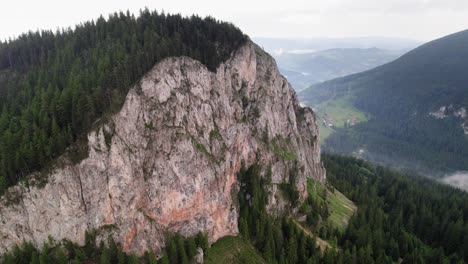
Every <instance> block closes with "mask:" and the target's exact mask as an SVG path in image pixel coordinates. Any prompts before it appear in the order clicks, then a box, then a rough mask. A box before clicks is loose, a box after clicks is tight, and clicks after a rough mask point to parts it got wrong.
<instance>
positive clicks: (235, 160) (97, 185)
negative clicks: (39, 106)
mask: <svg viewBox="0 0 468 264" xmlns="http://www.w3.org/2000/svg"><path fill="white" fill-rule="evenodd" d="M88 149H89V150H88V151H89V153H88V157H87V158H85V159H83V160H82V161H80V162H79V163H77V164H74V163H72V162H71V161H68V160H67V158H65V157H62V158H61V162H60V163H61V164H60V165H57V166H56V168H55V169H53V170H52V171H51V172H50V173H49V175H48V182H47V183H46V185H45V186H44V187H42V188H39V187H26V186H25V185H22V186H16V187H14V188H11V190H10V192H16V193H17V194H19V197H18V201H16V202H15V203H14V204H8V205H7V204H6V202H5V198H3V199H2V201H1V202H0V252H4V251H7V250H9V249H11V248H12V247H13V245H14V244H16V243H21V242H22V241H24V240H26V241H32V242H33V243H35V244H36V245H38V246H40V245H41V244H42V243H43V242H44V241H46V240H47V239H48V237H49V236H50V237H52V238H54V239H55V240H61V239H69V240H71V241H75V242H77V243H84V234H85V231H86V230H96V231H97V232H98V234H99V235H100V237H102V238H107V236H112V237H113V238H114V239H115V241H116V242H118V243H120V244H121V245H122V246H123V248H124V250H125V251H127V252H134V253H136V254H142V253H143V252H144V251H146V250H149V249H150V248H152V249H153V250H154V251H155V252H160V250H161V248H162V247H164V236H165V233H166V232H179V233H181V234H182V235H185V236H190V235H194V234H196V233H197V232H199V231H203V232H206V233H207V234H208V236H209V239H210V242H214V241H216V240H217V239H219V238H220V237H223V236H226V235H235V234H237V233H238V227H237V218H238V208H237V202H236V201H237V192H238V189H239V186H238V185H239V184H238V182H237V173H238V171H239V169H240V167H241V163H242V162H244V163H245V166H246V167H248V166H250V165H252V164H253V163H254V162H258V163H259V164H260V165H262V168H264V170H265V171H264V172H263V173H264V175H266V174H267V173H270V172H271V178H272V183H273V184H272V186H271V187H270V188H271V193H272V195H271V197H270V204H269V209H270V210H271V211H272V212H274V211H276V210H282V208H283V206H284V204H285V202H284V201H280V200H281V199H278V197H280V195H277V194H278V188H277V187H276V184H278V183H282V182H288V181H289V177H290V175H291V173H295V175H296V177H295V184H296V186H297V189H298V191H299V193H300V198H301V199H304V198H305V196H306V195H307V193H306V179H307V178H315V179H317V180H319V181H322V182H324V181H325V171H324V168H323V166H322V163H321V161H320V148H319V143H318V128H317V125H316V117H315V114H314V113H313V112H312V110H310V109H309V108H302V107H300V106H299V102H298V100H297V97H296V94H295V92H294V91H293V89H292V88H291V87H290V85H289V84H288V82H287V80H286V79H285V78H284V77H282V76H281V75H280V73H279V72H278V69H277V67H276V64H275V62H274V60H273V59H272V58H271V57H270V56H269V55H268V54H266V53H265V52H264V51H262V50H261V49H260V48H258V47H257V46H256V45H255V44H253V43H251V42H248V43H247V44H245V45H244V46H243V47H241V48H240V49H239V50H238V51H236V52H234V53H233V55H232V56H231V58H230V59H229V60H227V61H226V62H224V63H223V64H221V65H220V66H219V67H218V69H217V71H216V73H213V72H210V71H209V70H208V69H207V68H206V67H205V66H204V65H202V64H201V63H200V62H198V61H195V60H193V59H190V58H186V57H178V58H167V59H165V60H163V61H161V62H160V63H158V64H157V65H155V66H154V68H153V69H152V70H151V71H150V72H148V73H147V74H146V75H145V76H144V77H143V78H142V80H141V81H140V83H139V84H138V85H135V87H133V88H132V89H131V90H130V92H129V93H128V95H127V98H126V101H125V103H124V105H123V107H122V109H121V110H120V112H118V113H116V114H114V115H113V116H111V117H109V118H108V119H107V120H106V121H103V120H102V122H101V125H97V128H96V129H95V131H92V132H90V133H89V134H88Z"/></svg>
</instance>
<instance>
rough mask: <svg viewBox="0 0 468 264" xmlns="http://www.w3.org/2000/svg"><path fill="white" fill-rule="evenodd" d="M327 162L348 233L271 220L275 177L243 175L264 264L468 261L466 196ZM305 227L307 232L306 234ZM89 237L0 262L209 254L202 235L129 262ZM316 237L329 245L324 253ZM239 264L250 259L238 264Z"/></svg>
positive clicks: (342, 160) (340, 161) (250, 228)
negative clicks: (343, 201) (350, 209)
mask: <svg viewBox="0 0 468 264" xmlns="http://www.w3.org/2000/svg"><path fill="white" fill-rule="evenodd" d="M323 160H324V163H325V167H326V169H327V175H328V181H329V183H328V184H327V185H328V188H329V189H330V190H331V191H334V189H333V187H335V188H336V190H339V191H341V192H343V193H344V194H346V195H347V196H348V197H349V198H351V199H352V200H354V201H355V202H356V203H357V205H358V210H357V212H356V213H355V215H354V216H353V217H352V218H351V219H350V221H349V224H348V226H347V228H346V229H345V230H344V231H339V230H336V229H334V228H333V227H330V226H322V227H321V228H320V230H318V228H317V227H318V225H319V222H323V221H324V220H325V219H326V218H327V213H326V212H325V213H324V212H321V211H322V210H321V209H320V208H316V210H317V211H319V213H315V214H311V215H310V216H308V217H307V220H306V221H305V222H301V223H300V224H299V220H297V219H296V218H295V216H294V215H293V214H283V215H277V216H275V217H273V216H271V215H270V214H268V213H267V209H266V203H267V197H268V189H269V188H270V187H271V184H272V183H271V178H270V177H271V176H270V174H269V173H268V172H267V173H266V175H263V176H262V175H261V171H262V168H261V167H260V166H259V165H257V164H255V165H253V166H251V167H250V168H248V169H247V168H244V167H242V169H241V171H240V172H239V174H238V179H239V181H240V182H241V185H240V186H241V189H240V191H239V194H238V198H239V206H240V216H239V232H240V236H241V237H242V238H243V239H244V240H245V241H246V243H251V244H252V245H253V246H254V247H255V248H256V249H257V251H258V253H259V254H260V255H261V256H262V257H263V258H264V260H265V262H266V263H281V264H283V263H330V264H331V263H356V264H357V263H464V262H466V261H468V254H467V253H468V202H467V201H468V194H467V193H465V192H462V191H459V190H456V189H454V188H452V187H449V186H445V185H441V184H438V183H436V182H434V181H431V180H429V179H426V178H422V177H419V176H411V175H402V174H400V173H397V172H394V171H391V170H389V169H386V168H383V167H379V166H374V165H371V164H369V163H367V162H364V161H362V160H358V159H355V158H351V157H342V156H332V155H324V156H323ZM291 176H293V175H291ZM332 186H333V187H332ZM283 189H284V190H285V192H290V193H289V194H287V193H285V197H286V199H291V198H293V197H294V196H292V195H291V194H292V193H294V192H296V191H297V190H295V188H294V187H289V188H283ZM311 196H312V195H311ZM304 205H307V206H309V207H313V206H316V205H315V203H314V201H313V199H306V201H305V202H304V204H303V205H300V207H301V208H303V207H304ZM301 211H302V209H301V210H300V211H299V213H302V212H301ZM310 218H315V219H310ZM311 220H312V221H311ZM301 226H302V227H301ZM304 226H305V227H306V228H307V229H308V230H309V231H310V232H309V233H306V232H305V231H304V229H303V227H304ZM324 228H327V229H325V230H324ZM311 234H312V235H311ZM86 237H87V239H86V241H87V242H86V245H85V246H83V247H81V246H78V245H75V244H73V243H70V242H67V241H64V242H61V243H48V244H46V245H45V246H44V248H43V249H42V250H37V249H35V248H34V247H33V246H32V245H31V244H28V243H26V244H23V245H22V246H20V247H17V248H15V249H14V250H13V251H12V252H11V253H10V254H6V255H4V256H3V263H51V262H47V261H55V262H56V263H68V262H66V261H67V260H72V261H75V262H73V263H81V262H80V261H95V262H98V261H100V263H187V261H189V260H190V259H191V258H192V257H193V256H194V249H195V248H196V247H201V248H203V249H206V248H207V247H208V243H207V238H206V236H204V235H203V234H201V233H200V234H198V235H197V236H196V237H194V238H187V239H184V238H182V237H181V236H180V235H177V234H176V235H174V236H170V237H169V240H168V247H167V248H166V250H165V251H164V254H163V255H164V256H163V257H162V258H161V259H160V260H158V262H156V259H155V256H154V254H153V253H151V252H148V253H147V254H146V255H145V256H143V257H141V258H137V257H135V256H127V255H125V254H124V253H122V252H121V251H120V249H119V246H118V245H115V243H113V241H111V240H109V242H108V243H106V244H104V243H101V244H100V245H96V243H95V234H94V233H91V234H88V235H87V236H86ZM318 238H321V239H324V240H326V241H328V242H329V243H330V244H331V245H332V246H331V247H328V248H327V249H325V250H321V249H320V248H319V247H318V245H317V239H318ZM244 257H245V256H244ZM41 261H42V262H41ZM60 261H62V262H60ZM242 261H244V262H245V261H248V260H246V259H243V260H239V262H238V263H242Z"/></svg>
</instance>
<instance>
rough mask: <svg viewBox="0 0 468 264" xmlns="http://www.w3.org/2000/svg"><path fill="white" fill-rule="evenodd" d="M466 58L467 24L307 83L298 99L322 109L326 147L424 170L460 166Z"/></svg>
mask: <svg viewBox="0 0 468 264" xmlns="http://www.w3.org/2000/svg"><path fill="white" fill-rule="evenodd" d="M467 59H468V31H462V32H459V33H456V34H452V35H449V36H446V37H444V38H441V39H438V40H434V41H432V42H429V43H427V44H425V45H422V46H420V47H418V48H416V49H414V50H412V51H410V52H408V53H407V54H405V55H404V56H402V57H401V58H399V59H397V60H395V61H393V62H391V63H388V64H386V65H383V66H380V67H377V68H374V69H372V70H369V71H366V72H363V73H359V74H355V75H351V76H347V77H343V78H338V79H335V80H331V81H328V82H324V83H321V84H317V85H314V86H312V87H311V88H309V89H307V90H305V91H302V92H301V93H300V98H301V100H302V101H303V102H305V103H306V104H308V105H311V106H313V107H314V108H316V109H317V111H318V112H319V115H321V117H322V121H321V125H322V127H325V129H324V130H323V131H321V132H322V133H323V134H324V136H325V137H326V136H327V135H329V137H328V138H326V140H325V141H324V142H323V145H324V147H325V149H326V150H327V151H332V152H338V153H354V154H357V155H359V156H361V157H365V158H366V159H370V160H374V161H377V162H382V163H385V164H391V165H394V166H397V167H400V168H410V169H413V170H420V171H421V172H424V173H426V174H430V175H439V176H440V175H443V174H444V173H446V172H453V171H459V170H467V169H468V162H467V157H468V115H467V112H466V111H467V109H468V89H467V87H468V74H467V72H466V69H467V67H468V60H467ZM326 129H329V130H328V131H327V130H326ZM322 139H324V138H322Z"/></svg>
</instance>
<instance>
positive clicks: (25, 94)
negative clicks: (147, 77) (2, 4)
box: [0, 10, 247, 194]
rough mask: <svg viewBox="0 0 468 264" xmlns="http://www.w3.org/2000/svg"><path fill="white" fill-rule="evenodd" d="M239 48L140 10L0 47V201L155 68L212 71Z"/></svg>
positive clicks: (232, 37)
mask: <svg viewBox="0 0 468 264" xmlns="http://www.w3.org/2000/svg"><path fill="white" fill-rule="evenodd" d="M246 40H247V37H246V36H245V35H244V34H243V33H242V32H241V31H240V30H239V29H237V28H236V27H234V26H233V25H232V24H229V23H225V22H219V21H217V20H215V19H213V18H205V19H202V18H200V17H196V16H192V17H182V16H180V15H166V14H164V13H160V14H159V13H157V12H150V11H149V10H143V11H142V12H141V13H140V15H139V16H138V17H134V16H133V15H131V14H130V13H128V12H127V13H115V14H113V15H111V16H110V17H109V18H108V19H104V18H103V17H100V18H99V19H97V20H96V21H90V22H85V23H83V24H80V25H77V26H76V28H74V29H66V30H61V31H57V32H52V31H41V32H30V33H27V34H23V35H21V36H19V37H18V38H16V39H14V40H11V41H7V42H4V43H0V111H1V112H0V194H1V193H2V191H3V190H4V189H5V188H6V187H7V186H11V185H13V184H15V183H16V182H18V180H20V179H21V178H22V177H23V176H24V175H26V174H29V173H31V172H34V171H37V170H41V169H43V168H44V167H45V166H47V165H48V164H50V162H51V161H52V160H53V159H54V158H56V157H58V156H59V155H60V154H62V153H64V151H65V149H67V147H69V146H70V145H72V144H73V143H74V142H76V141H78V140H80V139H85V135H86V132H88V131H89V129H90V128H91V126H92V124H93V122H95V121H96V120H97V119H98V118H100V117H102V116H103V115H105V114H106V113H109V112H111V111H114V112H115V111H116V110H118V109H120V107H121V105H122V103H123V100H124V98H125V97H126V95H127V92H128V90H129V89H130V86H131V85H133V84H134V83H136V81H138V80H139V78H141V77H142V75H143V74H144V73H145V72H147V71H148V70H149V69H150V68H151V67H153V66H154V64H155V63H156V62H158V61H160V60H162V59H164V58H166V57H169V56H189V57H192V58H194V59H196V60H199V61H201V62H202V63H204V64H205V65H206V66H207V67H208V68H209V69H210V70H212V71H214V70H215V69H216V67H217V66H218V65H219V64H220V63H221V62H222V61H224V60H226V59H227V58H228V57H229V56H230V55H231V53H232V52H233V51H234V50H236V49H238V48H239V47H240V46H241V45H242V44H244V43H245V42H246ZM81 145H86V143H84V144H81ZM73 155H78V154H73ZM78 156H79V155H78Z"/></svg>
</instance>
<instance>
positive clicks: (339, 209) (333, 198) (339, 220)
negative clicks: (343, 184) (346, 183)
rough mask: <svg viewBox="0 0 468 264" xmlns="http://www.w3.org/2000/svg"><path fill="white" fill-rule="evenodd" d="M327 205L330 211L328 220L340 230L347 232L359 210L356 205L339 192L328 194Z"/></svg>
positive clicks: (329, 192)
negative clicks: (351, 220)
mask: <svg viewBox="0 0 468 264" xmlns="http://www.w3.org/2000/svg"><path fill="white" fill-rule="evenodd" d="M327 203H328V208H329V209H330V217H329V218H328V220H329V221H330V222H331V223H332V224H333V225H334V226H336V227H337V228H338V229H340V230H345V229H346V226H347V225H348V222H349V218H351V216H352V215H353V214H354V212H355V211H356V209H357V207H356V205H355V204H354V203H353V202H352V201H351V200H349V199H348V198H346V196H344V195H343V194H342V193H340V192H339V191H337V190H334V191H328V192H327Z"/></svg>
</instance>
